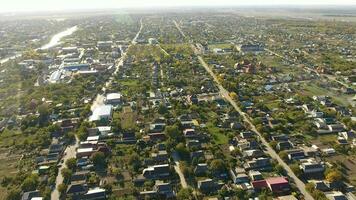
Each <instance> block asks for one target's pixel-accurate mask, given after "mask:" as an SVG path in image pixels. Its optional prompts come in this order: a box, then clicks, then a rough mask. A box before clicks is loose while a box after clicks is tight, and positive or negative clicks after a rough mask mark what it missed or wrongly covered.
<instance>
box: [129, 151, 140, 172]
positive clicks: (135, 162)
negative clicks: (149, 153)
mask: <svg viewBox="0 0 356 200" xmlns="http://www.w3.org/2000/svg"><path fill="white" fill-rule="evenodd" d="M128 163H129V165H130V166H131V167H132V168H133V169H134V171H136V172H137V171H138V170H139V168H140V167H141V160H140V156H139V155H137V153H133V154H131V155H130V156H129V159H128Z"/></svg>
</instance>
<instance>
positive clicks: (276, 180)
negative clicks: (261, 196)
mask: <svg viewBox="0 0 356 200" xmlns="http://www.w3.org/2000/svg"><path fill="white" fill-rule="evenodd" d="M252 186H253V187H254V188H255V190H261V189H263V188H268V189H269V190H270V191H271V192H272V193H274V194H284V193H289V192H290V189H291V187H290V185H289V182H288V180H287V179H286V178H285V177H271V178H268V179H265V180H258V181H253V182H252Z"/></svg>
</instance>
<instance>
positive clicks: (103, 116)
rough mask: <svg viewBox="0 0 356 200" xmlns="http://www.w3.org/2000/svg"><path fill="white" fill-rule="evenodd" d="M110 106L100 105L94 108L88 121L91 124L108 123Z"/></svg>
mask: <svg viewBox="0 0 356 200" xmlns="http://www.w3.org/2000/svg"><path fill="white" fill-rule="evenodd" d="M112 111H113V107H112V105H102V106H98V107H97V108H95V110H94V111H93V114H92V115H91V116H90V118H89V121H93V122H97V121H99V122H108V121H110V120H111V118H112Z"/></svg>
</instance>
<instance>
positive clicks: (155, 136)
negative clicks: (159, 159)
mask: <svg viewBox="0 0 356 200" xmlns="http://www.w3.org/2000/svg"><path fill="white" fill-rule="evenodd" d="M148 137H149V140H151V141H153V142H157V141H164V140H166V134H165V133H162V132H159V133H149V134H148Z"/></svg>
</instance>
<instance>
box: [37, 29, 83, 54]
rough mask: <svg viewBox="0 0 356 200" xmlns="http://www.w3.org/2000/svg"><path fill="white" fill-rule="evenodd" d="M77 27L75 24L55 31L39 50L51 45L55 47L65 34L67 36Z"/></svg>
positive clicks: (48, 47)
mask: <svg viewBox="0 0 356 200" xmlns="http://www.w3.org/2000/svg"><path fill="white" fill-rule="evenodd" d="M77 29H78V27H77V26H73V27H71V28H68V29H67V30H65V31H62V32H60V33H57V34H56V35H54V36H53V37H52V39H51V41H49V42H48V43H47V44H45V45H43V46H42V47H41V48H40V49H41V50H46V49H50V48H52V47H55V46H57V45H58V44H59V43H60V41H61V39H62V38H63V37H66V36H69V35H72V34H73V33H74V32H75V31H76V30H77Z"/></svg>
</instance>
